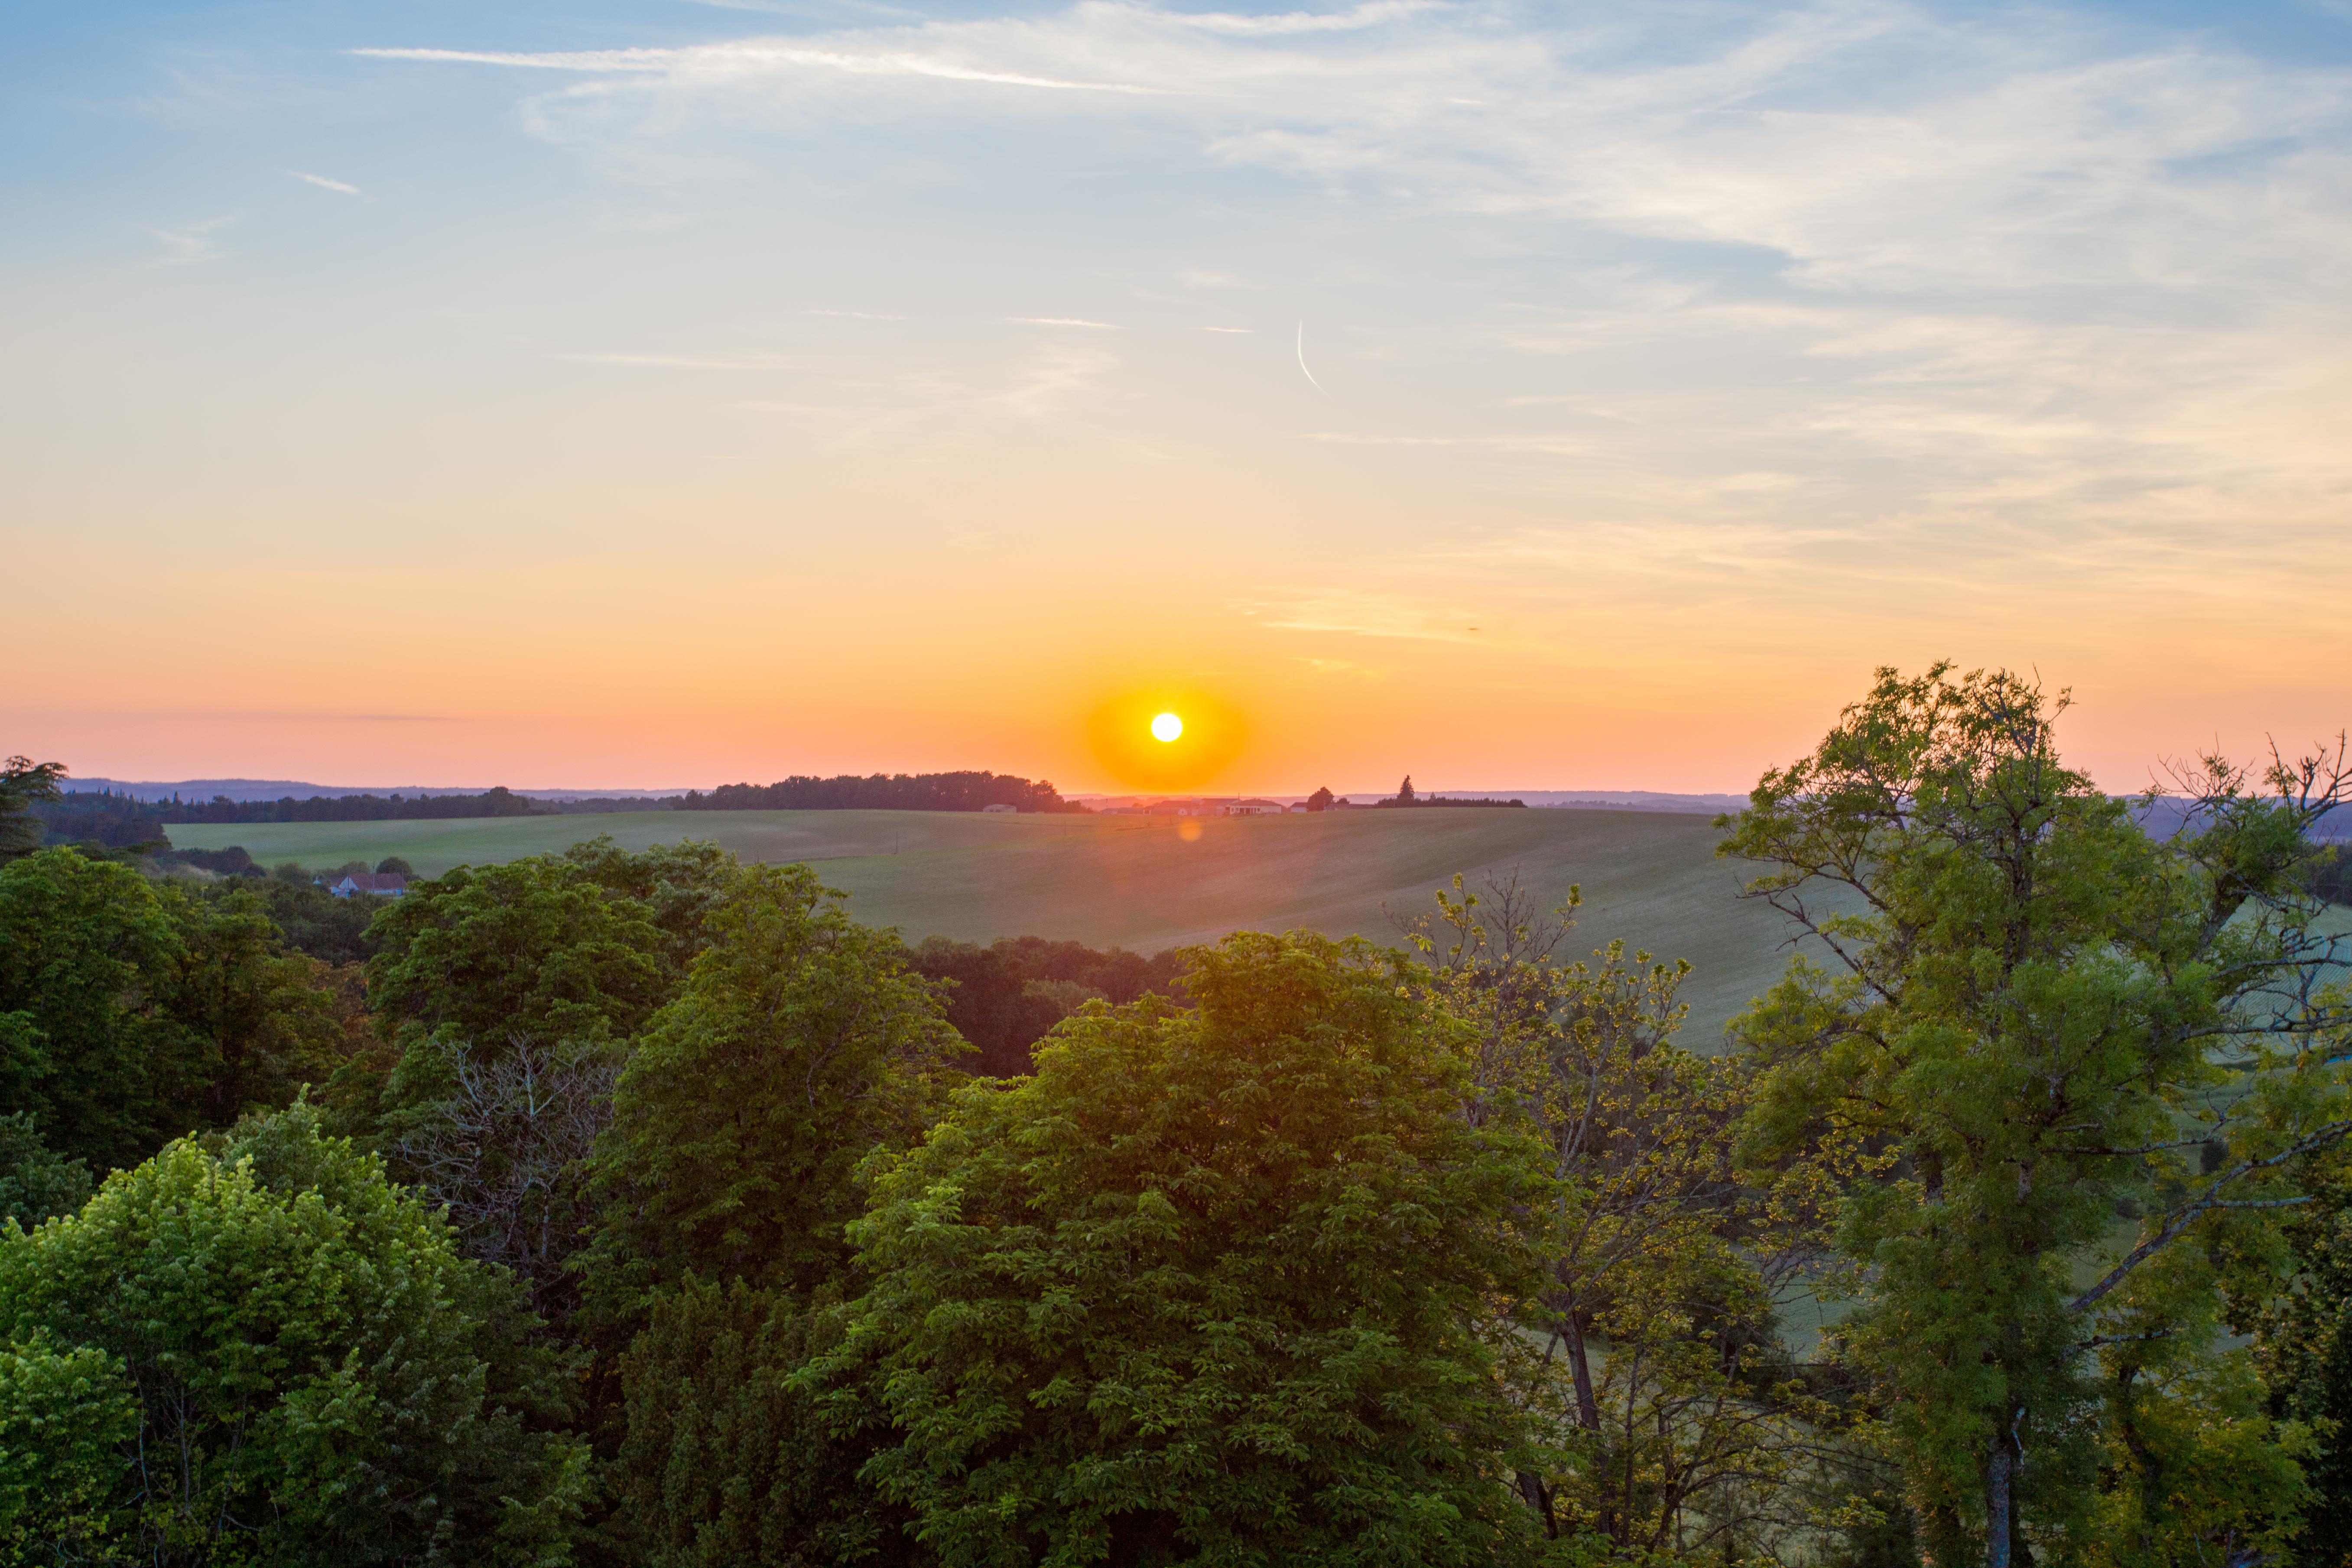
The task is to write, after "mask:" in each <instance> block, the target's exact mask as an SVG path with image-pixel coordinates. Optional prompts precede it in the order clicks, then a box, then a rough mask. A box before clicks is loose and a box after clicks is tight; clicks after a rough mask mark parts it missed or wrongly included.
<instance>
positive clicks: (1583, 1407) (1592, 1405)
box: [1562, 1311, 1601, 1432]
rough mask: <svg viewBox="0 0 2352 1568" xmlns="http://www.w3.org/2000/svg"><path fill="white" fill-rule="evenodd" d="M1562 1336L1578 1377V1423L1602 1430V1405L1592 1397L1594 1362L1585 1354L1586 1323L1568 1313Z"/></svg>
mask: <svg viewBox="0 0 2352 1568" xmlns="http://www.w3.org/2000/svg"><path fill="white" fill-rule="evenodd" d="M1567 1321H1568V1326H1567V1328H1566V1329H1565V1331H1563V1333H1562V1338H1564V1339H1565V1340H1566V1341H1567V1342H1568V1369H1569V1371H1570V1373H1574V1374H1575V1378H1576V1424H1577V1425H1578V1426H1581V1427H1583V1428H1584V1429H1585V1430H1586V1431H1588V1432H1598V1431H1600V1430H1601V1405H1600V1402H1599V1401H1598V1400H1596V1399H1594V1398H1593V1397H1592V1363H1591V1361H1589V1360H1587V1359H1586V1357H1585V1354H1584V1325H1583V1324H1581V1323H1580V1322H1578V1321H1576V1314H1575V1313H1574V1312H1572V1311H1571V1312H1570V1313H1568V1314H1567Z"/></svg>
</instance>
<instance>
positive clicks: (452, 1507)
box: [0, 1105, 587, 1565]
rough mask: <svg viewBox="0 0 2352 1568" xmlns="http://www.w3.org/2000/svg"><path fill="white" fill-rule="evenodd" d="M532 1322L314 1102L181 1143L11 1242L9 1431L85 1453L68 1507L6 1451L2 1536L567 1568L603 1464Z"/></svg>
mask: <svg viewBox="0 0 2352 1568" xmlns="http://www.w3.org/2000/svg"><path fill="white" fill-rule="evenodd" d="M534 1326H535V1325H534V1324H533V1322H532V1321H531V1320H530V1319H529V1318H528V1316H527V1315H526V1314H525V1313H524V1312H523V1311H522V1309H521V1305H520V1297H519V1293H518V1292H517V1290H516V1289H515V1287H514V1286H513V1284H512V1283H511V1282H510V1281H509V1280H507V1279H503V1278H501V1277H500V1276H499V1274H498V1273H496V1272H495V1271H493V1270H491V1269H489V1268H485V1267H484V1266H482V1265H479V1264H475V1263H470V1262H467V1261H466V1260H464V1259H462V1258H458V1257H457V1254H456V1252H455V1251H454V1250H453V1249H452V1247H451V1246H450V1241H449V1236H448V1232H447V1230H446V1227H445V1226H443V1225H442V1224H441V1223H440V1222H439V1221H438V1220H436V1218H435V1217H434V1215H432V1214H431V1213H430V1212H429V1211H428V1210H427V1209H426V1208H425V1205H423V1204H421V1203H420V1202H418V1201H417V1200H416V1199H415V1197H413V1196H410V1195H408V1194H404V1193H403V1192H402V1191H400V1190H399V1189H397V1188H395V1187H394V1186H392V1185H391V1184H389V1183H387V1182H386V1181H385V1179H384V1175H383V1169H382V1167H381V1165H379V1164H378V1163H377V1162H376V1161H375V1160H374V1159H373V1157H371V1156H367V1155H363V1154H360V1153H358V1152H355V1151H353V1149H352V1147H351V1145H350V1144H349V1143H348V1142H339V1141H335V1140H331V1139H326V1138H322V1137H321V1136H320V1132H319V1129H318V1124H317V1119H316V1117H315V1115H314V1114H313V1113H312V1112H311V1111H310V1110H309V1108H308V1107H307V1106H299V1105H298V1106H296V1107H294V1108H292V1109H290V1110H285V1111H281V1112H278V1113H277V1114H276V1115H274V1116H272V1117H268V1118H265V1119H260V1120H257V1121H252V1122H248V1123H246V1124H244V1125H242V1126H240V1127H239V1128H238V1129H237V1131H236V1133H235V1134H234V1135H232V1136H229V1137H227V1138H226V1139H224V1140H222V1141H221V1142H220V1143H219V1146H218V1149H217V1152H212V1151H207V1150H206V1149H205V1148H203V1147H200V1146H199V1145H197V1144H196V1143H194V1142H188V1141H182V1142H174V1143H173V1144H172V1145H170V1146H169V1147H168V1148H166V1149H165V1150H164V1151H163V1152H162V1153H160V1154H158V1155H156V1156H155V1157H154V1158H153V1159H152V1160H150V1161H148V1162H146V1163H143V1164H142V1165H140V1166H139V1167H137V1168H136V1169H134V1170H131V1171H124V1172H118V1173H115V1174H114V1175H112V1176H110V1177H109V1178H108V1179H107V1181H106V1184H105V1185H104V1186H103V1187H102V1188H101V1189H100V1192H99V1194H98V1195H97V1196H96V1197H95V1198H93V1199H92V1200H91V1201H90V1202H89V1205H87V1206H86V1207H85V1208H84V1209H82V1211H81V1212H80V1213H79V1214H78V1215H71V1216H68V1217H66V1218H62V1219H57V1220H52V1221H51V1222H49V1223H48V1224H47V1225H44V1226H41V1227H40V1228H39V1229H38V1230H36V1231H33V1232H30V1233H26V1232H22V1231H18V1230H16V1229H15V1228H13V1227H11V1228H9V1229H8V1230H7V1231H6V1232H5V1236H0V1344H5V1350H6V1352H7V1359H5V1360H0V1434H6V1435H12V1436H13V1435H14V1434H16V1433H20V1432H26V1431H39V1430H50V1431H55V1432H58V1433H60V1434H67V1435H70V1436H71V1438H72V1441H71V1443H70V1445H68V1446H61V1447H58V1448H56V1449H54V1450H52V1449H49V1448H47V1447H45V1448H44V1450H43V1462H44V1463H47V1464H49V1465H51V1466H52V1467H53V1468H58V1469H60V1470H62V1471H63V1472H64V1475H63V1479H65V1480H66V1481H68V1483H69V1484H67V1485H64V1486H61V1487H58V1488H57V1489H54V1490H52V1489H49V1487H48V1486H47V1485H41V1484H34V1483H36V1482H39V1481H41V1480H42V1479H43V1478H41V1477H40V1476H39V1475H38V1473H37V1472H28V1471H27V1469H26V1467H25V1466H24V1464H23V1463H22V1462H21V1461H19V1460H12V1459H11V1458H6V1457H0V1510H7V1511H6V1512H5V1514H0V1520H5V1524H0V1528H5V1530H6V1531H8V1532H9V1533H10V1534H11V1535H12V1536H13V1537H14V1539H15V1540H16V1542H18V1543H19V1545H18V1551H19V1552H20V1553H26V1554H29V1555H32V1556H37V1557H38V1558H40V1559H41V1560H45V1561H46V1560H49V1559H51V1558H52V1557H66V1556H68V1553H73V1552H78V1553H79V1555H78V1556H74V1557H70V1558H69V1560H81V1561H100V1562H122V1563H129V1562H131V1561H139V1562H157V1563H252V1562H267V1563H289V1564H299V1563H319V1564H322V1565H324V1564H340V1563H548V1564H551V1563H562V1562H564V1561H567V1560H568V1555H569V1545H568V1542H569V1539H570V1535H571V1532H572V1520H573V1518H574V1516H575V1515H576V1513H577V1511H578V1510H579V1507H580V1504H581V1502H582V1500H583V1496H584V1493H585V1489H586V1486H587V1479H586V1467H585V1455H584V1453H583V1450H582V1449H581V1448H580V1447H579V1445H578V1444H577V1443H576V1442H574V1441H573V1440H572V1439H571V1438H568V1437H566V1436H562V1435H561V1434H560V1433H558V1432H556V1431H553V1430H551V1429H550V1425H551V1422H553V1421H555V1420H557V1419H559V1418H560V1417H561V1416H562V1412H563V1401H564V1398H565V1394H566V1389H567V1384H568V1378H567V1377H566V1375H565V1373H566V1370H567V1369H566V1367H565V1365H564V1363H563V1361H562V1358H561V1357H560V1356H558V1355H556V1354H555V1353H554V1352H550V1351H548V1350H545V1349H543V1348H539V1347H537V1346H536V1345H535V1343H534V1342H533V1335H532V1331H533V1328H534ZM0 1441H5V1437H0ZM28 1475H29V1476H30V1478H31V1479H30V1480H28V1479H26V1478H27V1477H28Z"/></svg>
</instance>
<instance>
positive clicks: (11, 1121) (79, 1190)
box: [0, 1110, 89, 1227]
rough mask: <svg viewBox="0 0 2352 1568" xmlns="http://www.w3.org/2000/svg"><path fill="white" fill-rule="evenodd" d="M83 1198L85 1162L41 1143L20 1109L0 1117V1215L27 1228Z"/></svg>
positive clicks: (86, 1173) (86, 1180)
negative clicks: (63, 1154) (59, 1152)
mask: <svg viewBox="0 0 2352 1568" xmlns="http://www.w3.org/2000/svg"><path fill="white" fill-rule="evenodd" d="M88 1199H89V1166H87V1165H85V1164H83V1163H81V1162H80V1161H79V1160H68V1159H66V1158H64V1157H62V1156H61V1155H59V1154H58V1152H56V1151H54V1150H52V1149H51V1148H50V1147H49V1146H48V1145H47V1144H46V1143H44V1142H41V1135H40V1133H39V1131H37V1126H36V1124H35V1122H34V1121H33V1118H32V1117H31V1116H29V1115H27V1114H26V1112H24V1111H21V1110H18V1111H13V1112H11V1113H10V1114H8V1115H5V1116H0V1220H12V1219H13V1220H15V1221H16V1223H17V1224H18V1225H21V1226H27V1227H30V1226H37V1225H38V1224H40V1223H41V1222H42V1221H43V1220H45V1219H48V1218H51V1217H53V1216H55V1215H61V1214H71V1213H73V1212H74V1210H76V1209H78V1208H79V1207H81V1205H83V1203H84V1202H86V1201H87V1200H88Z"/></svg>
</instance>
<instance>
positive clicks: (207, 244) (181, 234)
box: [147, 213, 237, 267]
mask: <svg viewBox="0 0 2352 1568" xmlns="http://www.w3.org/2000/svg"><path fill="white" fill-rule="evenodd" d="M236 219H237V215H236V214H235V213H229V214H226V215H225V216H220V217H213V218H205V219H204V220H203V221H202V222H200V223H184V224H181V225H179V226H177V227H173V228H150V229H148V231H147V232H148V233H149V234H150V235H152V236H153V237H155V238H156V239H158V240H161V241H162V242H163V256H162V257H160V258H158V260H159V262H160V264H161V265H163V266H165V267H185V266H193V265H194V264H196V263H199V262H205V261H218V260H219V259H220V258H222V257H224V256H226V255H227V254H228V252H227V251H226V250H225V249H223V248H222V247H221V243H220V241H219V240H218V239H217V238H215V236H216V235H218V234H219V232H220V231H221V230H222V229H224V228H226V227H227V226H229V225H231V224H233V223H235V222H236Z"/></svg>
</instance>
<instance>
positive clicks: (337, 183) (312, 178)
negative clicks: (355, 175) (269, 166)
mask: <svg viewBox="0 0 2352 1568" xmlns="http://www.w3.org/2000/svg"><path fill="white" fill-rule="evenodd" d="M286 173H287V174H289V175H290V176H291V177H293V178H295V179H297V180H299V181H301V182H302V183H303V184H306V185H316V186H318V187H319V188H320V190H322V191H340V192H341V193H342V194H343V195H347V196H355V195H359V194H360V188H359V187H358V186H357V185H348V184H344V183H343V182H342V181H341V180H331V179H329V178H327V176H326V175H324V174H304V173H303V172H302V171H301V170H299V169H289V170H287V171H286Z"/></svg>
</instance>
